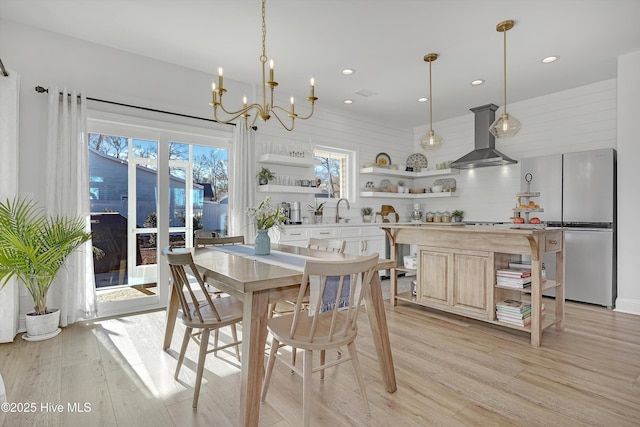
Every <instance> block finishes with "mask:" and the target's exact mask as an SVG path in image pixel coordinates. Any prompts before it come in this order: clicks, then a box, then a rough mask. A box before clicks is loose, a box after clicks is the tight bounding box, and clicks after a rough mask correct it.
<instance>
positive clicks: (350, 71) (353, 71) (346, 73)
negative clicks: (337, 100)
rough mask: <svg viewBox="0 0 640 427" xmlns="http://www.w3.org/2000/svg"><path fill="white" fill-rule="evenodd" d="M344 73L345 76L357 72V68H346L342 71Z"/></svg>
mask: <svg viewBox="0 0 640 427" xmlns="http://www.w3.org/2000/svg"><path fill="white" fill-rule="evenodd" d="M341 72H342V74H344V75H345V76H350V75H351V74H353V73H355V72H356V70H354V69H353V68H345V69H344V70H342V71H341Z"/></svg>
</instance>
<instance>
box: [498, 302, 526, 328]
mask: <svg viewBox="0 0 640 427" xmlns="http://www.w3.org/2000/svg"><path fill="white" fill-rule="evenodd" d="M496 317H497V318H498V320H499V321H501V322H505V323H510V324H512V325H518V326H528V325H529V324H531V303H530V302H528V301H518V300H512V299H507V300H504V301H500V302H498V303H496Z"/></svg>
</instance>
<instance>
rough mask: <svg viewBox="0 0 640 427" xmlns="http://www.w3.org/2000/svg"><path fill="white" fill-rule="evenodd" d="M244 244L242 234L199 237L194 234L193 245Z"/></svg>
mask: <svg viewBox="0 0 640 427" xmlns="http://www.w3.org/2000/svg"><path fill="white" fill-rule="evenodd" d="M236 243H238V244H241V245H242V244H244V236H229V237H199V236H196V238H195V241H194V243H193V246H194V247H196V248H199V247H202V246H214V245H233V244H236Z"/></svg>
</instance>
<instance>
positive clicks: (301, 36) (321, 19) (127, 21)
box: [0, 0, 640, 127]
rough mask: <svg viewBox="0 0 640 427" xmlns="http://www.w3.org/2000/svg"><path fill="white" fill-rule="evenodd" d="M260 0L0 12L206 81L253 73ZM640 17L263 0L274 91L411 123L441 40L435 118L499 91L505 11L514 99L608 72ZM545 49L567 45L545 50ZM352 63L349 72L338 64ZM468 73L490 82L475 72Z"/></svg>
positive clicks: (448, 4)
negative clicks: (312, 83)
mask: <svg viewBox="0 0 640 427" xmlns="http://www.w3.org/2000/svg"><path fill="white" fill-rule="evenodd" d="M260 8H261V6H260V2H259V0H210V1H205V0H181V1H178V0H172V1H169V0H126V1H125V0H92V1H87V0H75V1H73V0H55V1H52V0H29V1H22V0H0V18H2V19H6V20H10V21H15V22H19V23H23V24H26V25H30V26H35V27H39V28H43V29H46V30H50V31H54V32H57V33H62V34H66V35H69V36H72V37H77V38H80V39H86V40H89V41H92V42H95V43H99V44H102V45H106V46H110V47H114V48H117V49H121V50H125V51H129V52H133V53H137V54H140V55H144V56H148V57H152V58H156V59H159V60H162V61H166V62H170V63H175V64H180V65H182V66H184V67H189V68H193V69H197V70H201V71H205V72H209V73H211V74H212V82H213V81H216V79H215V76H217V69H218V67H223V68H224V75H225V79H233V80H238V81H241V82H246V83H251V84H256V83H259V82H260V79H261V71H260V62H259V56H260V54H261V11H260ZM639 17H640V1H639V0H538V1H530V0H482V1H479V0H446V1H445V0H385V1H382V0H315V1H312V0H269V1H268V2H267V7H266V20H267V55H268V56H269V57H270V58H271V57H272V58H274V60H275V63H276V69H275V73H276V76H275V77H276V78H275V80H277V81H278V82H279V84H280V85H279V86H278V88H277V89H276V91H277V93H278V94H281V95H280V97H281V99H285V100H286V99H288V98H289V96H290V95H293V96H294V97H296V99H297V101H296V112H298V113H300V114H305V113H306V111H307V110H306V108H305V106H303V104H304V103H303V102H302V99H303V98H306V97H307V96H308V91H309V89H308V85H309V78H310V77H311V76H315V78H316V96H317V97H318V98H319V101H318V103H317V107H318V108H322V109H327V110H331V111H336V110H337V111H342V110H347V111H351V112H353V113H356V114H362V115H365V116H368V117H370V118H372V119H374V120H375V121H380V122H389V123H390V124H393V125H399V126H409V127H414V126H420V125H425V124H428V122H429V104H428V103H418V102H417V101H416V100H417V98H419V97H422V96H428V94H429V66H428V63H426V62H424V61H423V57H424V55H425V54H427V53H431V52H434V53H438V54H439V58H438V59H437V60H436V61H435V62H433V64H432V70H433V72H432V74H433V120H434V121H436V122H437V121H440V120H444V119H447V118H451V117H456V116H460V115H463V114H467V113H469V108H471V107H475V106H478V105H483V104H487V103H495V104H497V105H500V106H501V105H503V103H504V102H503V86H502V84H503V60H502V58H503V35H502V33H500V32H497V31H496V24H498V23H499V22H501V21H503V20H506V19H513V20H515V26H514V28H513V29H512V30H510V31H508V32H507V95H508V98H507V102H508V104H511V103H515V102H517V101H519V100H523V99H529V98H534V97H537V96H542V95H545V94H549V93H553V92H558V91H562V90H566V89H569V88H573V87H578V86H582V85H585V84H590V83H593V82H597V81H601V80H605V79H609V78H614V77H615V76H616V70H617V57H618V56H620V55H623V54H626V53H631V52H634V51H638V50H640V25H638V18H639ZM549 55H556V56H559V57H560V59H559V60H558V61H556V62H555V63H552V64H542V63H541V59H542V58H544V57H546V56H549ZM347 67H350V68H353V69H355V70H356V72H355V74H353V75H351V76H344V75H342V74H341V72H340V71H341V70H342V69H344V68H347ZM474 79H484V80H485V83H484V84H483V85H480V86H471V84H470V82H471V81H472V80H474ZM361 89H365V90H369V91H372V92H374V93H375V95H372V96H369V97H363V96H361V95H358V94H356V92H358V91H360V90H361ZM202 90H209V88H203V89H202ZM242 95H244V94H234V93H230V92H229V93H227V95H225V96H226V97H227V98H230V97H237V98H238V99H240V98H241V97H242ZM347 98H350V99H353V100H354V101H355V102H354V103H353V104H352V105H345V104H343V100H344V99H347ZM499 111H500V110H499ZM499 111H498V112H499Z"/></svg>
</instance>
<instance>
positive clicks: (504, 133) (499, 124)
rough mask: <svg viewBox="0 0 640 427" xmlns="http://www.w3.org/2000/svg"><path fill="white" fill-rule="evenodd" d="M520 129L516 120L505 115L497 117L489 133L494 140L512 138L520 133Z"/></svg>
mask: <svg viewBox="0 0 640 427" xmlns="http://www.w3.org/2000/svg"><path fill="white" fill-rule="evenodd" d="M520 127H521V125H520V122H519V121H518V119H516V118H515V117H513V116H511V115H509V114H506V113H505V114H503V115H501V116H500V117H498V118H497V119H496V121H495V122H493V123H491V126H490V127H489V132H491V134H492V135H493V136H495V137H496V138H505V137H509V136H514V135H515V134H516V133H518V131H520Z"/></svg>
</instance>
